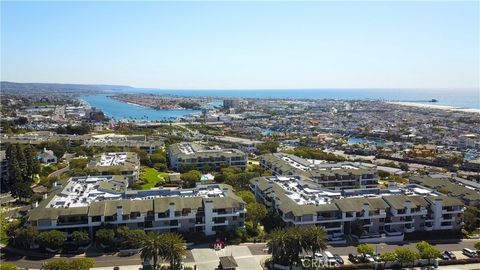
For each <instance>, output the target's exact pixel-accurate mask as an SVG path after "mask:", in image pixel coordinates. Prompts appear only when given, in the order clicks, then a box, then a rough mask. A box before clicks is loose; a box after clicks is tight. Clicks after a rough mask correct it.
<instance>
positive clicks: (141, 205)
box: [28, 176, 246, 235]
mask: <svg viewBox="0 0 480 270" xmlns="http://www.w3.org/2000/svg"><path fill="white" fill-rule="evenodd" d="M127 184H128V183H127V180H124V178H123V177H120V176H88V177H73V178H71V179H70V180H69V181H68V182H67V184H66V185H65V186H64V187H59V188H57V189H56V190H54V191H53V192H52V193H51V194H50V196H48V197H46V198H45V199H44V200H42V201H41V202H40V203H39V204H38V203H37V204H36V205H35V208H34V209H33V210H31V211H30V213H29V215H28V225H30V226H35V227H37V229H38V230H52V229H55V230H61V231H65V232H67V233H70V232H72V231H74V230H78V229H88V230H89V231H90V232H92V233H93V231H95V230H96V228H98V227H99V226H100V225H101V224H102V223H107V224H112V225H114V226H123V225H124V226H128V227H130V228H132V229H134V228H139V229H144V230H146V231H159V232H173V231H179V232H203V233H205V234H206V235H213V234H215V233H216V231H218V230H225V231H228V230H232V229H235V228H238V227H243V226H244V221H245V213H246V210H245V202H244V201H243V200H242V199H241V198H239V197H237V196H236V195H235V194H234V193H233V191H232V188H231V187H230V186H228V185H223V184H212V185H198V186H197V187H195V188H192V189H168V188H157V189H151V190H138V191H136V190H127V188H126V186H127Z"/></svg>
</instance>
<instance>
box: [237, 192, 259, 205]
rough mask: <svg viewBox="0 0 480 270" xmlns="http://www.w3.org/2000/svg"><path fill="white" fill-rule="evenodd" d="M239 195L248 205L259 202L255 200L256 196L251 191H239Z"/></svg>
mask: <svg viewBox="0 0 480 270" xmlns="http://www.w3.org/2000/svg"><path fill="white" fill-rule="evenodd" d="M237 195H238V196H239V197H240V198H242V200H243V201H244V202H246V203H247V204H251V203H255V202H256V201H257V200H256V199H255V195H254V194H253V193H252V192H250V191H239V192H238V193H237Z"/></svg>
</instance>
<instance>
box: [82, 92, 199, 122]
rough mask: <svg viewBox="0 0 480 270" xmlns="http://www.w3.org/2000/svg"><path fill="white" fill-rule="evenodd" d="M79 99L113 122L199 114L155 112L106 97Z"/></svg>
mask: <svg viewBox="0 0 480 270" xmlns="http://www.w3.org/2000/svg"><path fill="white" fill-rule="evenodd" d="M81 99H82V100H84V101H86V102H87V103H88V104H90V106H91V107H96V108H99V109H101V110H102V111H103V112H104V113H105V114H106V115H107V116H109V117H111V118H113V119H114V120H132V121H143V120H145V121H153V120H175V119H176V118H178V117H181V116H185V115H189V114H193V113H199V112H200V111H197V110H155V109H151V108H147V107H141V106H136V105H133V104H129V103H125V102H121V101H118V100H115V99H112V98H109V97H108V96H107V95H92V96H83V97H81Z"/></svg>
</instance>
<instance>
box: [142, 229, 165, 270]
mask: <svg viewBox="0 0 480 270" xmlns="http://www.w3.org/2000/svg"><path fill="white" fill-rule="evenodd" d="M161 240H162V239H161V235H160V234H158V233H156V232H150V233H148V234H147V237H145V239H144V240H143V243H142V246H143V247H142V252H141V253H140V257H141V258H142V259H143V260H148V261H150V260H153V269H157V268H158V266H159V265H158V258H159V256H160V248H161V242H162V241H161Z"/></svg>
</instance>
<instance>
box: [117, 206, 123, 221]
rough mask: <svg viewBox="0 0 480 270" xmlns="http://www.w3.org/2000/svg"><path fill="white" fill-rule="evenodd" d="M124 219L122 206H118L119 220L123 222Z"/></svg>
mask: <svg viewBox="0 0 480 270" xmlns="http://www.w3.org/2000/svg"><path fill="white" fill-rule="evenodd" d="M122 219H123V208H122V206H121V205H119V206H117V220H118V221H121V220H122Z"/></svg>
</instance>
